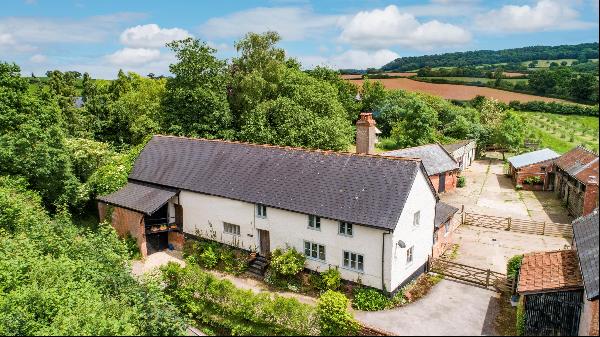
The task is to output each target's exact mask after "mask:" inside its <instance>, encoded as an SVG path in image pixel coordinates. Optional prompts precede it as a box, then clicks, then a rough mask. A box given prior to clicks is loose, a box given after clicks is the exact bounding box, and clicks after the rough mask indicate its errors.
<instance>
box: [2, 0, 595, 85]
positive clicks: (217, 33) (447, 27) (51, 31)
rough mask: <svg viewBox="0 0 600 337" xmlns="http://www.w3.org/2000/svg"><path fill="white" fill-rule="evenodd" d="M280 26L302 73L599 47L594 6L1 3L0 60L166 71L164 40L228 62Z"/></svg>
mask: <svg viewBox="0 0 600 337" xmlns="http://www.w3.org/2000/svg"><path fill="white" fill-rule="evenodd" d="M266 30H276V31H278V32H279V33H280V34H281V35H282V38H283V39H282V43H281V46H282V47H283V48H285V50H286V52H287V53H288V55H289V56H293V57H296V58H297V59H298V60H300V61H301V63H302V64H303V66H304V67H305V68H311V67H313V66H315V65H329V66H331V67H335V68H366V67H380V66H382V65H383V64H385V63H387V62H389V61H391V60H393V59H394V58H396V57H399V56H412V55H424V54H432V53H442V52H448V51H465V50H476V49H504V48H512V47H523V46H529V45H558V44H575V43H582V42H596V41H598V0H579V1H578V0H571V1H567V0H530V1H527V0H508V1H483V0H428V1H380V0H367V1H351V0H346V1H302V0H270V1H220V2H214V1H180V0H169V1H141V0H134V1H133V0H129V1H108V0H104V1H85V0H62V1H61V0H4V1H3V3H2V9H1V10H0V60H2V61H10V62H16V63H17V64H19V65H20V66H21V68H22V70H23V73H25V74H29V73H31V72H34V73H35V74H37V75H41V74H43V73H45V72H46V70H50V69H61V70H78V71H81V72H84V71H87V72H90V73H91V74H92V76H94V77H101V78H113V77H115V75H116V73H117V71H118V69H124V70H127V71H135V72H138V73H141V74H143V75H145V74H148V73H150V72H152V73H155V74H167V73H168V65H169V64H170V63H172V62H173V60H174V58H173V54H172V53H171V52H170V51H169V50H168V49H166V48H164V43H165V42H167V41H170V40H172V39H180V38H184V37H187V36H193V37H196V38H199V39H201V40H204V41H207V43H209V44H210V45H211V46H213V47H215V48H216V49H217V50H218V55H219V56H220V57H222V58H231V57H233V56H235V49H234V42H235V41H236V40H238V39H239V38H240V37H242V36H243V35H244V34H245V33H246V32H249V31H253V32H262V31H266Z"/></svg>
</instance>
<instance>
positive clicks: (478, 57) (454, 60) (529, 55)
mask: <svg viewBox="0 0 600 337" xmlns="http://www.w3.org/2000/svg"><path fill="white" fill-rule="evenodd" d="M596 58H598V42H594V43H582V44H576V45H561V46H533V47H524V48H512V49H502V50H475V51H467V52H457V53H446V54H436V55H424V56H410V57H400V58H397V59H395V60H394V61H392V62H390V63H388V64H386V65H384V66H383V67H381V70H383V71H408V70H415V69H420V68H423V67H432V68H434V67H465V66H477V65H484V64H496V63H518V62H524V61H534V60H558V59H596Z"/></svg>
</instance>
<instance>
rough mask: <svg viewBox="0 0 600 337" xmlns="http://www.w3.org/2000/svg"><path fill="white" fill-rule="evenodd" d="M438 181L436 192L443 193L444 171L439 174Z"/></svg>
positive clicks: (444, 183)
mask: <svg viewBox="0 0 600 337" xmlns="http://www.w3.org/2000/svg"><path fill="white" fill-rule="evenodd" d="M439 177H440V181H439V186H438V192H439V193H443V192H445V191H446V173H442V174H440V175H439Z"/></svg>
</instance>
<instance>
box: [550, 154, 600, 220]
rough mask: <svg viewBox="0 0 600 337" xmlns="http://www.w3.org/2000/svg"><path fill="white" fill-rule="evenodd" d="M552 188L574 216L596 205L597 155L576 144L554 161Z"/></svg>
mask: <svg viewBox="0 0 600 337" xmlns="http://www.w3.org/2000/svg"><path fill="white" fill-rule="evenodd" d="M554 164H555V176H556V178H555V183H554V186H555V188H554V190H555V193H556V194H557V195H558V197H559V198H560V199H561V200H562V201H563V202H564V203H565V204H566V205H567V209H568V210H569V213H571V214H572V215H573V216H575V217H580V216H582V215H587V214H590V213H591V212H592V211H593V210H594V209H595V208H597V207H598V155H597V154H595V153H593V152H591V151H589V150H587V149H586V148H584V147H581V146H578V147H576V148H574V149H572V150H571V151H569V152H567V153H565V154H563V155H562V156H560V157H559V158H557V159H556V160H555V161H554Z"/></svg>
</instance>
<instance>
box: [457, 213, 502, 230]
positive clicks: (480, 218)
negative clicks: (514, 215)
mask: <svg viewBox="0 0 600 337" xmlns="http://www.w3.org/2000/svg"><path fill="white" fill-rule="evenodd" d="M465 225H469V226H478V227H485V228H492V229H506V228H507V227H508V218H504V217H498V216H492V215H484V214H476V213H465Z"/></svg>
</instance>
